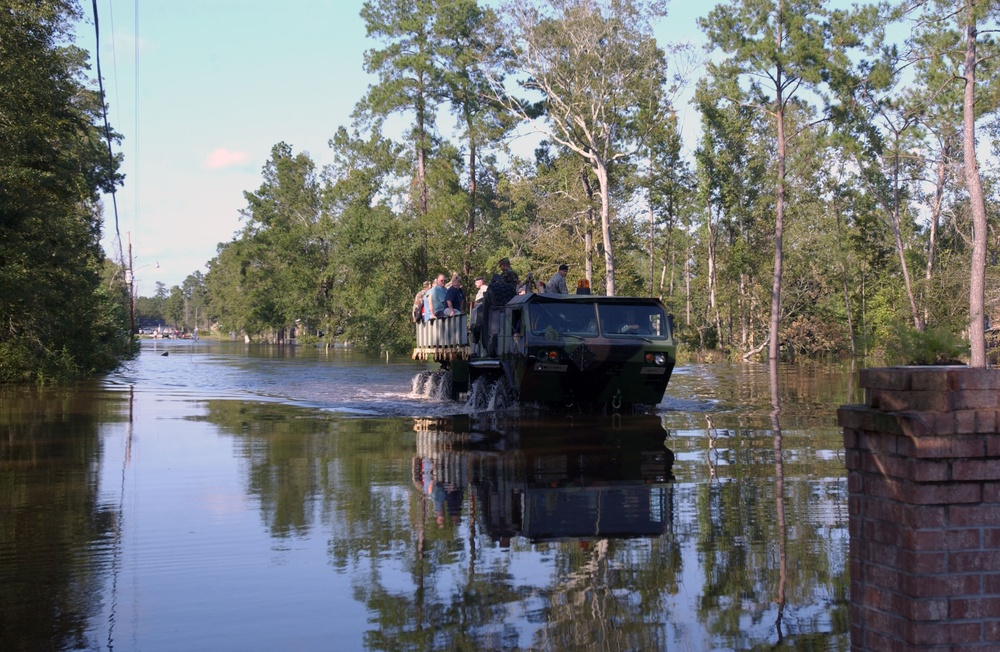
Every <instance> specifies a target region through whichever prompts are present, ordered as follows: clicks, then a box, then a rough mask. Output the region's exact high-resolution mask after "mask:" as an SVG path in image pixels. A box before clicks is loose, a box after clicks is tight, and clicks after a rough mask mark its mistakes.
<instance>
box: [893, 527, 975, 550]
mask: <svg viewBox="0 0 1000 652" xmlns="http://www.w3.org/2000/svg"><path fill="white" fill-rule="evenodd" d="M979 539H980V537H979V530H978V529H975V528H970V529H962V530H908V531H907V533H906V535H905V536H904V537H903V545H904V546H906V548H908V549H909V550H913V551H916V552H930V551H935V550H940V551H945V550H970V549H975V550H978V549H979V547H980V540H979Z"/></svg>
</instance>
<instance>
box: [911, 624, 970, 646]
mask: <svg viewBox="0 0 1000 652" xmlns="http://www.w3.org/2000/svg"><path fill="white" fill-rule="evenodd" d="M909 629H910V632H909V634H910V635H909V636H907V637H906V639H907V641H908V642H910V643H913V644H915V645H919V646H924V645H946V644H949V643H951V644H958V645H961V644H963V643H976V642H979V641H981V640H982V629H983V628H982V626H981V625H980V624H979V623H912V624H911V626H910V628H909Z"/></svg>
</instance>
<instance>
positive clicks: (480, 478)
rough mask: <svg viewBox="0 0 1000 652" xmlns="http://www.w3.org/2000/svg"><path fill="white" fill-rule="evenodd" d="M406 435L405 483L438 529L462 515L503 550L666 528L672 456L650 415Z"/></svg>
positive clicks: (446, 427) (441, 425)
mask: <svg viewBox="0 0 1000 652" xmlns="http://www.w3.org/2000/svg"><path fill="white" fill-rule="evenodd" d="M612 418H616V419H617V420H616V421H613V422H612V421H610V419H612ZM601 419H604V420H605V421H601ZM561 423H565V422H561ZM414 430H416V432H417V438H416V455H415V457H414V459H413V465H412V472H413V483H414V486H415V487H416V488H417V489H419V490H421V492H422V493H423V494H424V495H425V496H427V497H428V498H429V499H432V500H433V501H434V505H435V507H434V510H435V513H436V514H437V518H438V523H439V524H442V523H446V522H448V521H450V522H451V523H452V524H457V522H458V521H459V519H460V518H461V516H462V515H463V513H465V514H467V515H468V517H469V518H475V519H476V520H477V521H478V524H477V527H480V528H483V529H484V530H485V531H486V532H487V534H489V536H490V538H492V539H493V540H494V541H499V542H501V543H502V544H503V545H505V546H506V545H510V539H511V538H512V537H517V536H519V537H525V538H527V539H529V540H531V541H535V542H539V541H561V540H580V541H584V540H591V541H592V540H596V539H624V538H635V537H659V536H662V535H665V534H668V533H669V532H670V531H671V529H672V527H673V510H674V500H675V499H674V492H673V480H674V477H673V463H674V454H673V452H672V451H671V450H670V449H669V448H668V447H667V446H666V441H665V439H666V435H667V432H666V430H665V429H664V428H663V426H662V424H661V423H660V421H659V419H658V418H656V417H654V416H652V415H625V416H621V417H611V416H605V417H595V418H594V419H588V420H586V421H585V422H584V423H576V424H573V425H571V426H565V427H560V424H559V423H555V422H553V421H551V420H550V421H538V422H529V421H523V420H521V421H509V422H504V423H495V422H489V421H487V420H485V419H484V420H482V421H477V420H476V419H475V417H473V419H472V420H468V419H466V420H464V421H463V420H462V419H461V418H460V417H455V418H453V419H451V420H445V419H439V420H428V419H422V420H418V421H417V422H416V423H415V426H414ZM469 496H475V499H474V500H469V499H468V497H469Z"/></svg>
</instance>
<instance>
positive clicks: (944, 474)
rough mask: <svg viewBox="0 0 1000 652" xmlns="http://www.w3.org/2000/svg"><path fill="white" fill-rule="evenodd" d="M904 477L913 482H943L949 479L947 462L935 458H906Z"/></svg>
mask: <svg viewBox="0 0 1000 652" xmlns="http://www.w3.org/2000/svg"><path fill="white" fill-rule="evenodd" d="M907 465H908V466H907V469H906V478H907V479H908V480H912V481H913V482H944V481H946V480H949V479H950V476H949V472H948V471H949V468H950V466H949V463H948V462H940V461H937V460H914V459H911V460H907Z"/></svg>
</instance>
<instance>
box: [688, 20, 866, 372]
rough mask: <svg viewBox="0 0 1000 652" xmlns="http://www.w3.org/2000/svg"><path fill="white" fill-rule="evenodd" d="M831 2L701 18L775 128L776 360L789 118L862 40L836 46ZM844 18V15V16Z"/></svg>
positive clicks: (846, 35) (772, 340)
mask: <svg viewBox="0 0 1000 652" xmlns="http://www.w3.org/2000/svg"><path fill="white" fill-rule="evenodd" d="M825 5H826V2H825V0H732V1H731V2H730V3H728V4H720V5H717V6H716V7H715V8H714V9H713V10H712V11H711V12H710V13H709V15H708V16H707V17H705V18H702V19H700V20H699V24H700V25H701V28H702V29H703V30H704V31H705V33H706V35H707V36H708V39H709V42H710V43H711V44H712V45H713V46H714V47H715V48H717V49H719V50H721V51H722V52H723V53H724V54H725V55H726V59H725V60H724V61H723V62H721V64H720V65H724V66H727V67H730V68H731V69H732V70H733V71H734V72H735V73H736V74H737V75H738V77H739V79H740V80H741V81H743V82H745V83H746V84H747V85H748V87H749V89H750V92H751V94H752V96H753V98H754V102H755V105H756V106H757V108H758V109H759V110H761V111H763V112H765V113H766V114H767V115H768V116H770V118H771V119H772V120H773V123H774V130H775V140H774V149H775V152H776V173H775V185H774V198H775V202H774V204H775V206H774V211H775V219H774V272H773V278H772V287H771V319H770V328H769V335H768V338H769V351H768V357H769V358H770V359H777V357H778V351H779V349H780V347H781V340H780V338H779V333H778V327H779V321H780V314H781V279H782V271H783V255H784V250H783V236H784V221H785V210H786V206H785V190H786V174H787V169H786V165H787V157H788V144H789V141H790V139H791V136H792V134H788V133H786V124H785V120H786V113H787V111H788V108H789V105H790V103H791V102H793V101H806V99H805V98H806V96H807V94H808V93H809V92H815V91H817V90H819V89H820V88H821V86H822V84H823V83H824V80H825V79H827V78H828V75H829V68H828V66H829V64H830V63H831V54H832V53H835V52H836V51H837V50H838V49H844V48H846V47H848V46H852V45H855V44H856V43H857V42H858V37H857V35H853V34H852V33H851V31H850V30H841V31H839V32H838V33H837V36H838V40H837V41H836V42H832V41H831V38H830V37H831V28H830V23H828V22H826V20H827V18H828V15H829V14H828V12H827V10H826V9H825ZM841 17H842V16H841Z"/></svg>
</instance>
